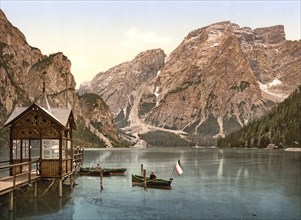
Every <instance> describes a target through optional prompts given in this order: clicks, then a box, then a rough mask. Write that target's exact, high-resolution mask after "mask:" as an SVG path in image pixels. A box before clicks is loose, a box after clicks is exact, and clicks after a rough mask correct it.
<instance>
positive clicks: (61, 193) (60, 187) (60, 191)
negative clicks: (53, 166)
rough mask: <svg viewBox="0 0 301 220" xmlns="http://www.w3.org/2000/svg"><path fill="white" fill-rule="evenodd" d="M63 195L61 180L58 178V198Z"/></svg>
mask: <svg viewBox="0 0 301 220" xmlns="http://www.w3.org/2000/svg"><path fill="white" fill-rule="evenodd" d="M62 197H63V180H62V178H59V198H62Z"/></svg>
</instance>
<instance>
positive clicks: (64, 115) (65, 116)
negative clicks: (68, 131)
mask: <svg viewBox="0 0 301 220" xmlns="http://www.w3.org/2000/svg"><path fill="white" fill-rule="evenodd" d="M34 107H38V108H39V109H40V110H42V111H43V112H44V113H46V114H47V115H48V116H50V117H51V118H52V119H54V120H55V121H56V122H57V123H58V124H60V125H61V126H63V127H66V125H67V123H68V120H69V118H70V116H71V117H72V125H71V126H72V128H73V129H76V127H75V122H74V117H73V112H72V109H70V108H65V109H64V108H51V112H50V111H49V110H47V109H45V108H44V107H42V106H40V105H38V104H35V103H34V104H32V105H31V106H29V107H16V108H15V109H14V111H13V112H12V114H11V115H10V117H9V118H8V119H7V121H6V122H5V124H4V127H6V126H8V125H10V124H12V123H14V122H15V121H16V120H17V119H18V118H20V117H21V116H22V115H23V114H24V113H25V112H27V111H30V110H31V109H32V108H34Z"/></svg>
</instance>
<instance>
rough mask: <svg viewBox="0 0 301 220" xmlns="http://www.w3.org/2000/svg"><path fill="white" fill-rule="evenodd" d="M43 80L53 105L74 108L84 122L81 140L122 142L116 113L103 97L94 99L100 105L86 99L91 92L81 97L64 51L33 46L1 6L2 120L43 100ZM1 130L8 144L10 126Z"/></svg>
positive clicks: (1, 137) (106, 143) (1, 139)
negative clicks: (45, 52) (44, 51)
mask: <svg viewBox="0 0 301 220" xmlns="http://www.w3.org/2000/svg"><path fill="white" fill-rule="evenodd" d="M44 73H46V74H44ZM43 81H44V82H45V84H46V93H47V97H48V100H49V104H50V106H51V107H61V108H65V107H70V108H73V113H74V114H75V118H76V120H77V122H78V123H79V124H80V126H78V128H79V129H80V131H79V132H78V133H77V134H79V135H78V137H79V138H77V143H79V142H81V143H82V142H84V144H87V143H89V144H91V142H93V141H95V140H96V139H98V140H99V143H98V144H99V145H98V147H99V146H100V145H101V146H116V145H122V144H121V139H120V137H119V135H118V132H117V129H116V127H115V125H114V124H113V122H112V120H113V117H112V114H111V112H110V110H109V109H108V108H106V105H105V104H104V103H103V100H102V99H101V97H97V98H94V99H93V100H97V105H90V103H89V102H87V101H86V99H88V98H87V97H89V96H87V97H82V99H81V100H80V101H79V98H78V96H77V94H76V92H75V86H76V83H75V80H74V77H73V75H72V73H71V61H70V60H69V59H68V58H67V57H66V56H65V55H64V54H63V53H62V52H58V53H54V54H51V55H49V56H46V55H43V54H42V53H41V51H40V50H39V49H37V48H34V47H31V46H30V45H29V44H28V43H27V42H26V38H25V36H24V35H23V33H22V32H21V31H20V30H19V29H18V28H16V27H14V26H13V25H12V24H11V23H10V22H9V21H8V20H7V18H6V16H5V14H4V13H3V11H1V10H0V94H1V95H0V109H1V113H0V124H1V123H2V124H4V122H5V121H6V119H7V118H8V117H9V115H10V114H11V112H12V111H13V109H14V108H15V107H16V106H29V105H30V104H31V103H32V102H35V103H39V102H40V101H39V100H41V99H42V98H43V97H42V94H43V93H42V84H43ZM90 106H93V107H94V111H90V114H87V115H83V114H84V113H86V112H87V111H88V110H87V109H89V107H90ZM100 120H101V122H100ZM0 127H1V126H0ZM0 132H1V135H0V143H1V146H5V145H4V144H3V143H5V142H7V141H8V140H9V138H8V135H7V134H8V133H7V130H2V129H1V128H0ZM101 132H103V133H105V134H106V135H105V136H104V135H102V134H101ZM75 133H76V132H75ZM80 135H82V136H80ZM87 137H90V139H87ZM85 141H86V142H85Z"/></svg>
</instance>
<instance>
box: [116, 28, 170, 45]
mask: <svg viewBox="0 0 301 220" xmlns="http://www.w3.org/2000/svg"><path fill="white" fill-rule="evenodd" d="M170 43H171V40H170V39H169V38H166V37H162V36H159V35H158V34H157V33H155V32H153V31H144V32H143V31H141V30H139V29H137V28H130V29H129V30H127V31H126V32H125V42H123V43H122V45H123V46H124V47H127V48H130V49H135V50H146V49H153V48H159V47H160V48H162V47H165V46H166V45H168V44H170Z"/></svg>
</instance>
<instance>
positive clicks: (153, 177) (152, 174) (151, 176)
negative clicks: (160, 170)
mask: <svg viewBox="0 0 301 220" xmlns="http://www.w3.org/2000/svg"><path fill="white" fill-rule="evenodd" d="M149 178H150V179H151V180H153V179H156V178H157V177H156V175H155V171H154V170H152V172H151V174H150V176H149Z"/></svg>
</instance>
